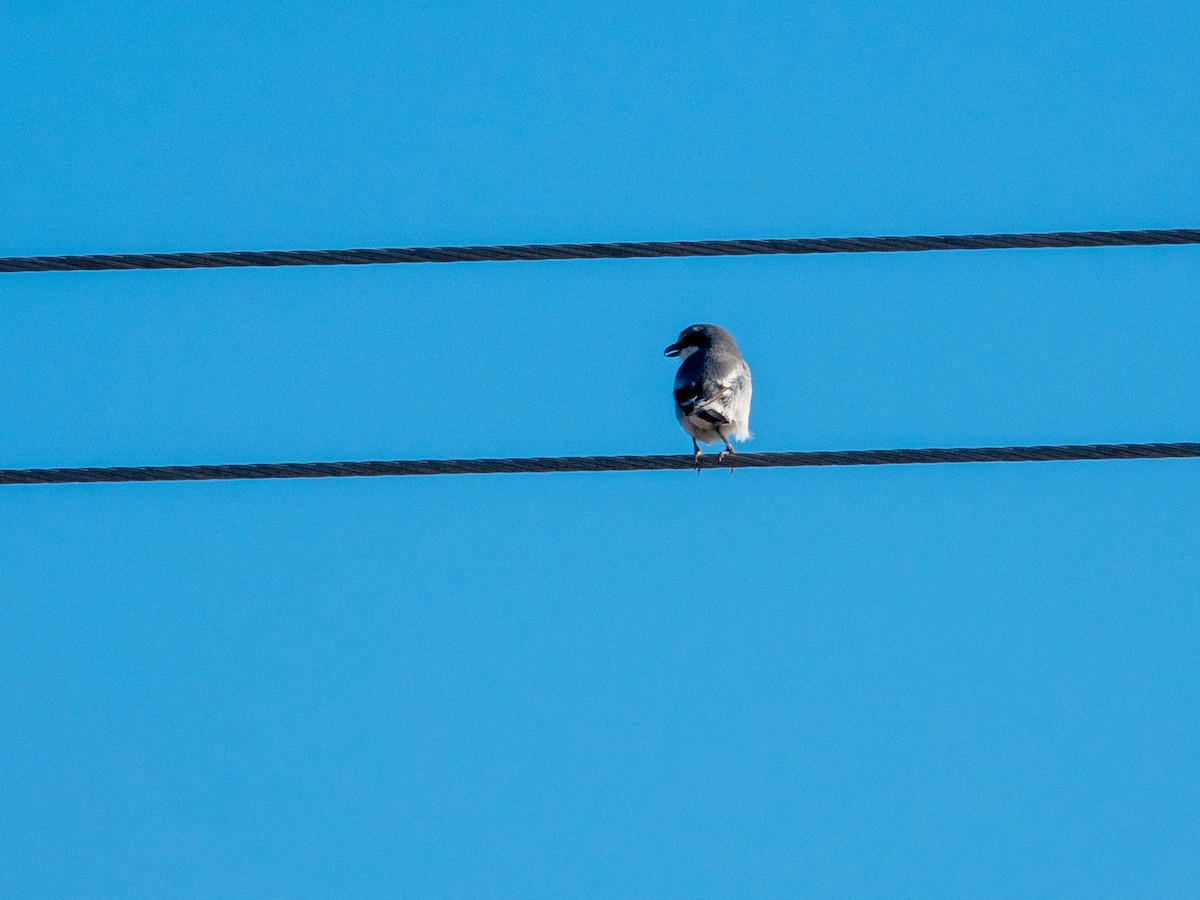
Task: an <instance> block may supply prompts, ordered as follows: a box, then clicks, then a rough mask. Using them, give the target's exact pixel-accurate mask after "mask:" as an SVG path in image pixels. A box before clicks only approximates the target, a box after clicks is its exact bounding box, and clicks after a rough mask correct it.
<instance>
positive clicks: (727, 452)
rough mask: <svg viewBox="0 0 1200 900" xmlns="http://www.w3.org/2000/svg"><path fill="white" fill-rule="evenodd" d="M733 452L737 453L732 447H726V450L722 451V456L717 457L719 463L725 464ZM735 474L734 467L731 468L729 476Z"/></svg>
mask: <svg viewBox="0 0 1200 900" xmlns="http://www.w3.org/2000/svg"><path fill="white" fill-rule="evenodd" d="M733 452H735V451H734V449H733V448H732V447H729V446H726V448H725V449H724V450H722V451H721V452H720V454H719V455H718V456H717V462H725V457H727V456H728V455H729V454H730V453H733ZM733 473H734V467H733V466H730V467H729V474H730V475H732V474H733Z"/></svg>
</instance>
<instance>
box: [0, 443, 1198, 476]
mask: <svg viewBox="0 0 1200 900" xmlns="http://www.w3.org/2000/svg"><path fill="white" fill-rule="evenodd" d="M1194 457H1200V443H1177V444H1067V445H1055V446H1044V447H962V448H957V449H926V450H842V451H815V452H807V453H735V454H731V455H730V456H727V457H726V458H725V460H724V461H723V462H722V461H718V459H717V457H716V455H713V454H707V455H704V456H701V457H700V459H699V460H696V459H694V458H693V457H692V456H691V455H690V454H681V455H678V456H549V457H532V458H522V459H415V460H391V461H381V462H313V463H247V464H239V465H223V466H105V467H100V468H79V469H0V484H87V483H95V482H128V481H224V480H232V479H262V478H360V477H371V476H380V475H493V474H510V473H520V472H524V473H546V472H645V471H658V470H665V469H671V470H679V469H695V468H701V469H728V468H734V469H767V468H775V467H803V466H894V465H914V464H928V463H976V462H979V463H982V462H1069V461H1076V460H1103V459H1184V458H1194Z"/></svg>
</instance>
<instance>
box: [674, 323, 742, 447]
mask: <svg viewBox="0 0 1200 900" xmlns="http://www.w3.org/2000/svg"><path fill="white" fill-rule="evenodd" d="M663 355H664V356H678V357H679V371H678V372H677V373H676V374H675V417H676V418H677V419H679V424H680V425H682V426H683V430H684V431H686V432H687V433H688V434H689V435H691V437H692V449H693V450H694V451H695V454H696V458H697V459H699V458H700V453H701V451H700V445H699V444H698V443H696V442H697V441H703V442H704V443H706V444H713V443H716V442H717V441H721V442H722V443H724V444H725V449H724V450H722V451H721V455H720V456H718V457H717V458H718V459H720V460H723V459H725V457H726V456H727V455H728V454H730V453H733V445H732V444H730V443H729V438H730V436H732V437H735V438H737V439H738V440H739V441H744V440H747V439H748V438H749V437H750V367H749V366H747V365H746V361H745V360H744V359H742V354H741V352H740V351H739V350H738V346H737V344H735V343H734V341H733V335H731V334H730V333H729V332H728V331H726V330H725V329H724V328H720V327H718V326H716V325H689V326H688V327H687V328H685V329H683V331H681V332H680V333H679V340H677V341H676V342H675V343H673V344H672V345H671V346H670V347H668V348H667V349H666V350H664V351H663Z"/></svg>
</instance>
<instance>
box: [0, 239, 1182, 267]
mask: <svg viewBox="0 0 1200 900" xmlns="http://www.w3.org/2000/svg"><path fill="white" fill-rule="evenodd" d="M1197 243H1200V228H1167V229H1144V230H1140V231H1057V232H1040V233H1034V234H947V235H912V236H908V237H841V238H786V239H778V240H732V241H632V242H629V241H621V242H614V243H596V244H502V245H494V246H478V247H383V248H377V249H359V250H240V251H230V252H215V253H102V254H92V255H84V256H10V257H0V273H2V272H78V271H98V270H102V269H218V268H230V267H246V266H360V265H381V264H392V263H449V262H511V261H517V260H521V261H541V260H550V259H635V258H637V259H646V258H651V257H683V256H754V255H764V254H766V255H778V254H806V253H911V252H923V251H930V250H1030V249H1038V248H1063V247H1133V246H1143V247H1145V246H1156V245H1165V244H1197Z"/></svg>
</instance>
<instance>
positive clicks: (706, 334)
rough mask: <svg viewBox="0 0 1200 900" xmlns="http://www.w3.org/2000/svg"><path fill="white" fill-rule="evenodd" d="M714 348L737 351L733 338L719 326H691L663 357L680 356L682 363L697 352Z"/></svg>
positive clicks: (682, 332)
mask: <svg viewBox="0 0 1200 900" xmlns="http://www.w3.org/2000/svg"><path fill="white" fill-rule="evenodd" d="M714 346H728V347H731V348H732V349H733V350H734V351H735V352H736V351H737V344H735V343H734V342H733V337H732V336H731V335H730V334H729V332H728V331H726V330H725V329H724V328H721V327H720V326H719V325H689V326H688V327H687V328H685V329H683V331H681V332H679V339H678V340H677V341H676V342H675V343H673V344H672V345H671V346H670V347H668V348H667V349H666V350H664V351H663V356H678V357H679V358H680V360H681V361H682V360H685V359H687V358H688V357H689V356H691V355H692V354H693V353H695V352H696V351H697V350H706V349H708V348H710V347H714Z"/></svg>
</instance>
